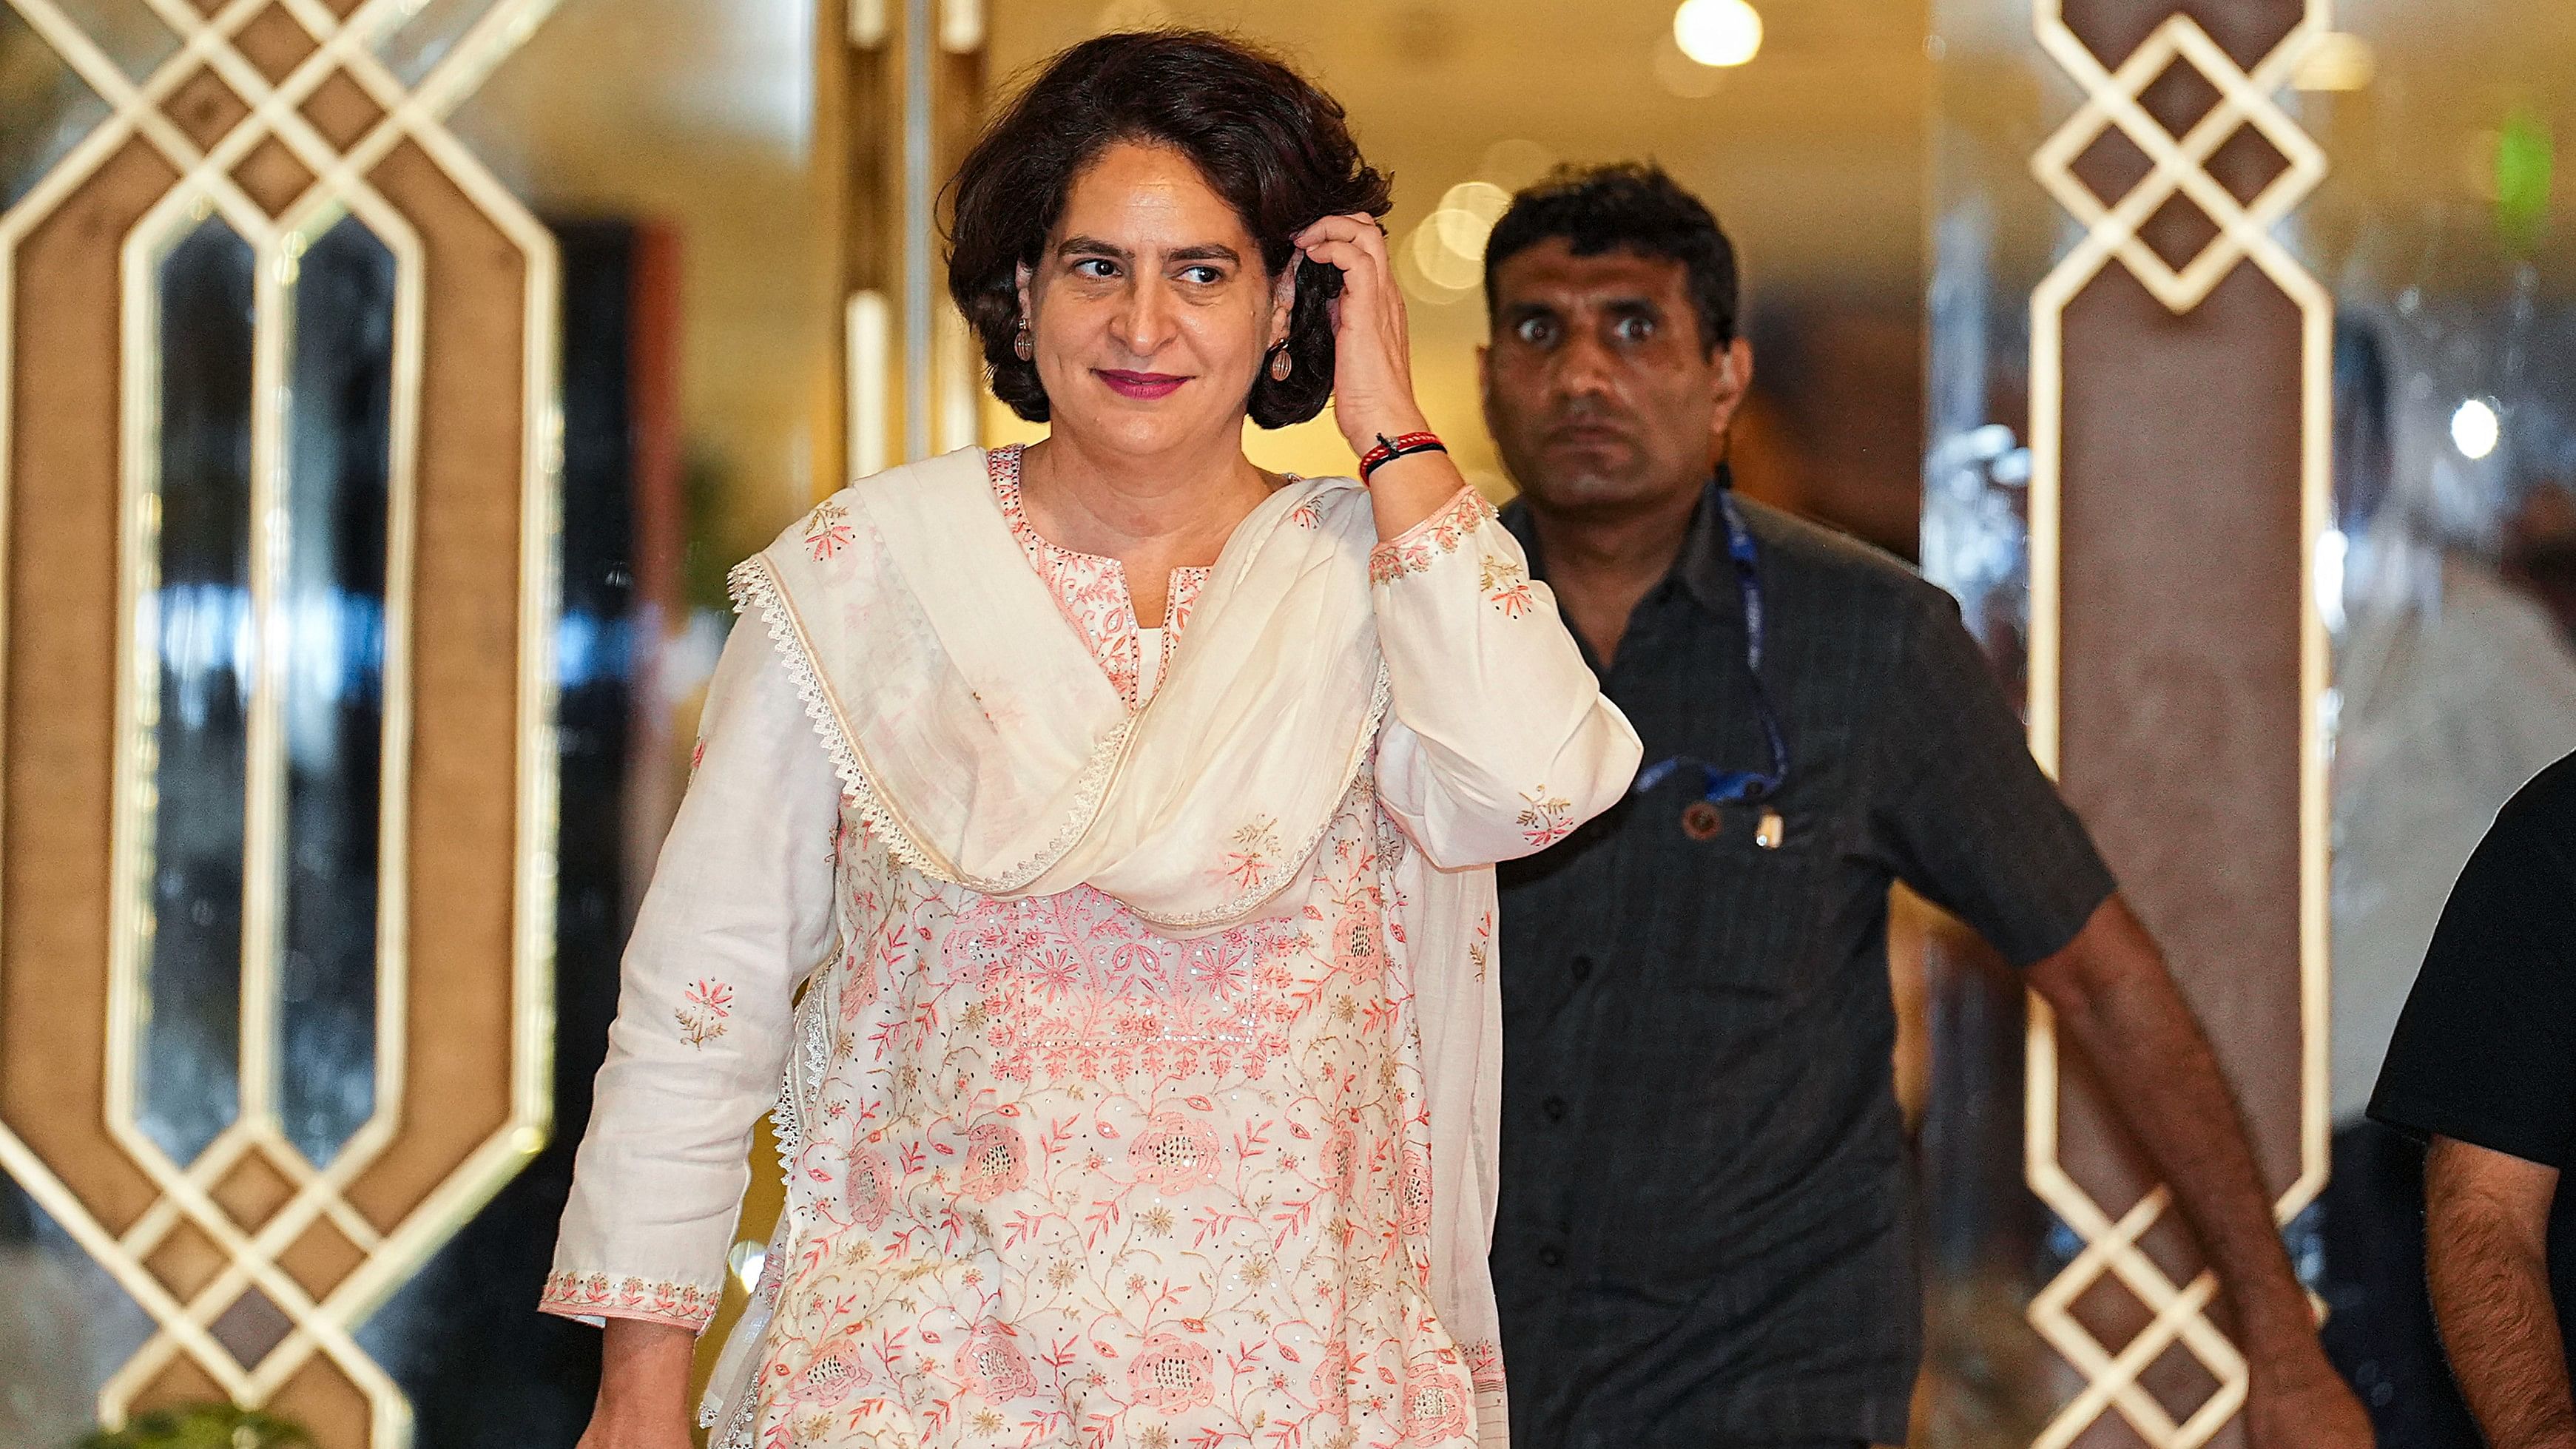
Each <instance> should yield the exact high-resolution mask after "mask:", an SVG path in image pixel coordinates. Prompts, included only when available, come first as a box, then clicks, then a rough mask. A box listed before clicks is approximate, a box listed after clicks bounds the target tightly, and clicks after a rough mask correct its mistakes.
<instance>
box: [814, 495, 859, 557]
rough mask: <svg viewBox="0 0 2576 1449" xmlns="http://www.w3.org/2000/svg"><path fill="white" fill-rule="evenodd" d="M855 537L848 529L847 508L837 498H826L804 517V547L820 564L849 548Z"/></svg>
mask: <svg viewBox="0 0 2576 1449" xmlns="http://www.w3.org/2000/svg"><path fill="white" fill-rule="evenodd" d="M856 536H857V535H856V534H855V533H854V532H853V531H852V530H851V528H850V510H849V507H848V506H847V505H845V504H843V503H842V502H841V500H839V499H837V498H826V499H824V500H823V501H822V502H820V503H817V504H815V505H814V511H813V512H812V513H809V514H807V515H805V547H806V548H807V549H808V550H810V551H811V552H812V553H813V555H814V562H816V563H821V562H822V561H823V560H825V559H827V558H831V557H833V556H834V555H836V554H838V553H840V551H841V550H842V549H845V548H847V547H849V546H850V540H851V539H852V538H855V537H856Z"/></svg>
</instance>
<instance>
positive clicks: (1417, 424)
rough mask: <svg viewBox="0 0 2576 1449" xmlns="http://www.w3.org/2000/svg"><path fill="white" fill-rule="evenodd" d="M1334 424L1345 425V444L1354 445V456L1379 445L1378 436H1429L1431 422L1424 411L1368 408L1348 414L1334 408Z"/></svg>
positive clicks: (1343, 427)
mask: <svg viewBox="0 0 2576 1449" xmlns="http://www.w3.org/2000/svg"><path fill="white" fill-rule="evenodd" d="M1333 419H1334V421H1336V422H1338V423H1340V424H1341V426H1342V441H1344V442H1346V443H1348V444H1350V445H1351V452H1352V453H1354V454H1363V453H1366V452H1367V451H1368V450H1369V449H1371V448H1374V447H1376V446H1377V440H1378V435H1379V434H1381V433H1383V434H1385V435H1386V436H1387V437H1390V438H1400V437H1403V436H1404V435H1405V434H1407V433H1427V432H1429V431H1431V423H1430V421H1429V420H1428V419H1426V418H1424V417H1423V416H1422V410H1421V409H1420V408H1368V409H1365V410H1363V411H1359V412H1349V413H1345V412H1342V411H1341V410H1340V405H1339V404H1338V403H1336V404H1335V405H1334V413H1333Z"/></svg>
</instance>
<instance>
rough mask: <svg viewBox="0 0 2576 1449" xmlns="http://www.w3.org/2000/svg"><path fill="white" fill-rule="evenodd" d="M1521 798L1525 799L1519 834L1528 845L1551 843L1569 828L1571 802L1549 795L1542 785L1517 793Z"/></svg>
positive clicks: (1561, 838) (1571, 809)
mask: <svg viewBox="0 0 2576 1449" xmlns="http://www.w3.org/2000/svg"><path fill="white" fill-rule="evenodd" d="M1521 798H1522V799H1523V800H1526V801H1528V802H1529V804H1528V806H1527V808H1525V809H1523V810H1522V811H1521V818H1520V826H1521V834H1522V835H1523V836H1525V837H1527V839H1528V840H1529V843H1530V844H1531V845H1533V846H1539V847H1546V846H1550V845H1554V844H1556V843H1557V842H1558V841H1560V840H1563V839H1564V838H1565V837H1566V836H1567V835H1568V834H1569V833H1571V832H1572V831H1573V829H1574V802H1573V801H1571V800H1567V799H1565V798H1563V797H1562V796H1556V795H1550V794H1549V793H1547V787H1546V786H1544V785H1541V786H1540V787H1539V788H1537V789H1535V790H1525V791H1523V792H1521Z"/></svg>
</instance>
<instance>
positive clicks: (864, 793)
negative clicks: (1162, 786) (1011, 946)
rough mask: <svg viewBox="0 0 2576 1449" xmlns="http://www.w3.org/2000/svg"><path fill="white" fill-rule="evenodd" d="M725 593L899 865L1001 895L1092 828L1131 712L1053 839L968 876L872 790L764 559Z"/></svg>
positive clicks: (749, 565)
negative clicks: (1002, 865)
mask: <svg viewBox="0 0 2576 1449" xmlns="http://www.w3.org/2000/svg"><path fill="white" fill-rule="evenodd" d="M725 590H726V592H727V593H730V594H731V595H732V596H733V604H734V609H735V611H736V612H738V613H744V614H750V613H757V614H759V615H760V617H761V619H762V621H763V622H764V623H766V624H767V625H768V626H769V639H770V642H771V643H772V644H775V645H776V646H777V647H778V657H779V659H780V660H781V661H782V662H783V663H784V664H785V665H786V666H787V674H788V677H789V678H790V679H793V680H794V681H795V682H796V697H797V698H799V699H801V700H803V701H805V713H806V715H807V717H809V718H811V719H812V720H813V721H814V729H815V732H816V733H818V734H820V735H821V736H822V737H823V749H824V751H825V752H826V753H827V754H829V755H830V756H831V757H832V770H833V772H834V773H835V774H838V775H839V776H840V777H841V784H842V785H843V786H844V787H845V789H846V790H847V793H848V799H849V803H850V805H851V807H852V808H853V809H855V810H856V811H857V812H858V814H859V818H860V819H862V820H864V821H865V822H866V823H867V826H868V828H869V829H870V830H873V831H875V832H876V835H877V838H878V839H880V840H882V841H884V842H885V843H886V849H887V850H888V851H889V852H890V853H891V854H892V855H893V856H894V858H895V860H896V861H898V862H899V863H901V864H903V865H906V866H909V867H910V868H912V869H913V870H916V871H919V872H920V873H921V874H923V875H926V876H929V877H930V878H932V879H933V880H944V881H952V882H954V883H956V884H958V885H962V886H964V887H966V888H967V889H968V890H971V891H974V892H976V893H977V894H979V895H987V896H1007V895H1010V894H1012V893H1014V892H1016V891H1018V890H1020V889H1021V888H1022V887H1024V886H1026V885H1027V884H1028V883H1029V882H1031V881H1033V880H1036V879H1037V878H1038V877H1039V876H1042V875H1044V874H1046V872H1047V869H1048V867H1050V866H1052V865H1054V864H1055V863H1056V862H1057V861H1059V860H1062V859H1063V858H1064V853H1065V852H1066V851H1068V850H1071V849H1072V848H1073V845H1074V842H1075V841H1078V840H1080V839H1081V838H1082V834H1083V832H1084V831H1086V830H1088V829H1090V828H1091V822H1092V820H1093V819H1094V818H1095V817H1096V816H1098V815H1099V813H1100V802H1101V801H1102V800H1104V799H1106V798H1107V797H1108V794H1109V781H1110V778H1111V776H1113V775H1114V774H1116V772H1117V769H1118V763H1119V761H1121V760H1122V759H1124V758H1126V754H1127V741H1128V739H1129V738H1130V737H1131V736H1133V735H1134V733H1135V729H1136V718H1137V717H1136V716H1130V717H1129V718H1128V719H1127V720H1125V721H1123V722H1121V723H1120V724H1119V725H1118V726H1117V728H1115V729H1113V730H1111V731H1110V732H1109V733H1108V734H1106V735H1104V736H1102V737H1101V740H1100V743H1099V744H1098V745H1096V746H1094V747H1093V749H1092V752H1091V760H1090V762H1089V763H1088V764H1085V765H1084V766H1083V767H1082V774H1081V776H1080V777H1079V778H1078V779H1077V780H1076V781H1075V783H1074V804H1073V809H1072V810H1070V811H1069V812H1067V814H1066V816H1065V821H1064V824H1063V825H1062V826H1060V827H1058V829H1057V830H1056V833H1055V838H1054V839H1052V840H1050V841H1048V842H1047V843H1046V845H1045V847H1044V848H1043V849H1041V850H1039V851H1038V853H1037V854H1035V855H1033V856H1030V857H1029V858H1028V859H1026V860H1024V861H1021V862H1020V863H1019V864H1017V865H1014V866H1012V867H1011V868H1010V869H1009V870H1006V871H1003V872H1001V873H1000V874H998V875H992V876H972V875H968V874H966V873H965V872H963V871H960V870H956V869H955V868H953V867H950V866H947V865H945V864H943V863H941V862H940V861H939V860H937V859H936V858H934V857H933V856H932V855H931V853H930V852H929V851H927V850H925V849H923V848H922V846H921V843H920V842H919V841H917V840H915V839H914V838H913V835H912V832H911V830H910V829H908V828H907V827H906V826H905V825H904V823H903V817H902V816H900V815H898V814H896V813H895V812H894V811H893V810H892V809H891V808H889V807H888V806H887V804H886V803H885V799H884V797H883V796H882V795H880V794H879V793H878V791H877V788H876V786H875V784H874V783H873V782H872V781H871V780H870V778H869V774H868V766H867V761H866V760H865V759H864V758H862V757H861V756H860V754H859V747H858V743H857V741H855V740H853V739H851V738H850V732H849V729H848V727H847V726H846V725H844V724H843V723H842V721H841V718H840V715H839V712H838V711H836V710H835V709H833V707H832V697H831V693H830V691H828V690H827V689H825V688H824V686H823V675H822V672H821V671H820V670H818V669H817V668H815V666H814V656H813V650H812V646H811V645H809V644H808V643H807V642H806V639H805V630H804V627H803V626H802V625H801V624H800V623H798V622H797V619H796V615H795V611H794V609H793V608H792V607H790V605H789V604H788V602H787V591H786V590H785V589H783V588H781V587H779V583H778V575H776V574H775V573H773V572H771V571H770V567H769V560H768V559H766V558H763V557H760V556H759V555H757V554H755V555H753V556H752V557H750V558H747V559H745V560H743V561H742V562H741V563H739V564H736V565H734V568H733V572H731V573H729V574H727V575H726V576H725ZM1212 919H1217V918H1212Z"/></svg>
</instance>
